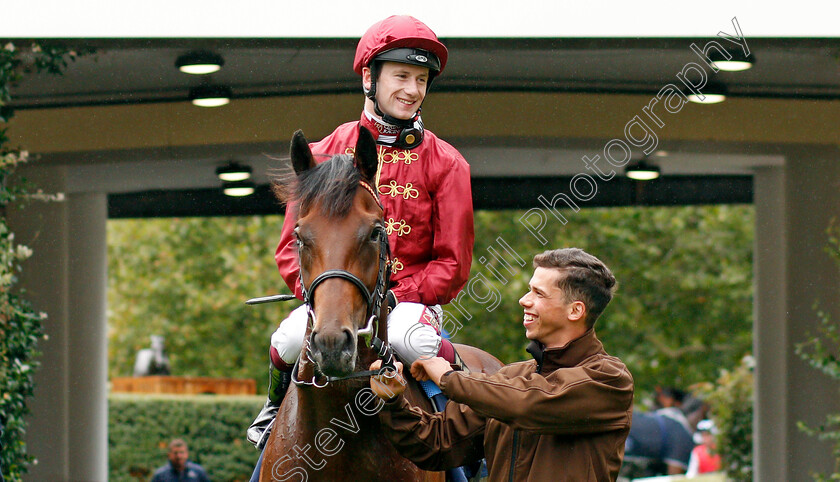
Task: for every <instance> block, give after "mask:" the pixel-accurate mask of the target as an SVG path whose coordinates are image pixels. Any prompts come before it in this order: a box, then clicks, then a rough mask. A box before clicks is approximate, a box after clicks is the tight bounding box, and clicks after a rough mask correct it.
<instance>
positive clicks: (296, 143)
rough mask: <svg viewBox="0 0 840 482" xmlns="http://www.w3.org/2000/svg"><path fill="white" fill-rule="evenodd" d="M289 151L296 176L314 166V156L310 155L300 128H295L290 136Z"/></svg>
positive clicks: (310, 152) (307, 144)
mask: <svg viewBox="0 0 840 482" xmlns="http://www.w3.org/2000/svg"><path fill="white" fill-rule="evenodd" d="M289 152H290V155H291V157H292V167H294V169H295V174H297V175H298V176H299V175H300V174H301V173H302V172H304V171H308V170H309V169H312V168H313V167H315V157H313V156H312V151H311V150H310V149H309V143H308V142H306V137H304V136H303V131H302V130H300V129H298V130H296V131H295V135H293V136H292V145H291V148H290V149H289Z"/></svg>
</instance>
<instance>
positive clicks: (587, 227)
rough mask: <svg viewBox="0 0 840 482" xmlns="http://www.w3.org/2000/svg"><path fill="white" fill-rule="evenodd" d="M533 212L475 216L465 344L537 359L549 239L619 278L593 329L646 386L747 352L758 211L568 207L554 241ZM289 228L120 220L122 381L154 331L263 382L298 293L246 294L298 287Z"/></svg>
mask: <svg viewBox="0 0 840 482" xmlns="http://www.w3.org/2000/svg"><path fill="white" fill-rule="evenodd" d="M524 214H525V212H523V211H497V212H477V213H476V245H475V249H474V261H473V267H472V274H471V281H470V283H469V284H468V286H467V289H465V290H464V294H462V295H461V297H460V298H459V299H458V301H457V302H456V303H455V304H453V305H449V306H448V307H447V308H446V313H447V322H446V323H445V326H446V327H447V328H448V330H449V331H450V332H451V333H452V335H453V340H454V341H456V342H462V343H468V344H473V345H476V346H479V347H481V348H483V349H486V350H488V351H490V352H491V353H493V354H495V355H496V356H498V357H500V358H501V359H502V360H503V361H505V362H511V361H515V360H521V359H524V358H525V357H527V354H526V353H525V351H524V347H525V344H526V342H525V338H524V329H523V328H522V324H521V323H522V308H521V307H520V306H519V304H518V303H517V300H518V299H519V297H520V296H521V295H522V294H524V293H525V290H526V289H527V284H528V280H529V278H530V276H531V274H532V272H533V268H532V267H531V260H532V259H533V256H534V255H535V254H537V253H539V252H542V251H543V250H545V249H548V248H555V247H564V246H577V247H580V248H582V249H585V250H586V251H588V252H590V253H592V254H594V255H596V256H598V257H599V258H601V259H602V260H603V261H604V262H606V263H607V265H608V266H610V267H611V268H612V269H613V271H614V273H615V275H616V278H617V279H618V281H619V290H618V292H617V295H616V297H615V299H614V300H613V302H612V303H611V304H610V306H609V307H608V308H607V310H606V312H605V313H604V314H603V315H602V317H601V319H600V320H599V321H598V325H596V329H597V331H598V335H599V337H601V338H602V339H603V340H604V343H605V345H606V347H607V350H608V351H609V352H610V353H612V354H614V355H617V356H619V357H621V358H622V359H623V360H624V361H625V362H626V363H627V365H628V366H629V367H630V370H631V372H632V373H633V375H634V377H635V379H636V384H637V393H640V394H647V393H650V392H652V390H653V388H654V387H655V386H657V385H674V386H683V387H685V386H688V385H691V384H694V383H696V382H700V381H708V380H714V379H715V378H717V374H718V370H719V369H720V368H721V367H733V366H735V365H736V364H737V363H738V360H739V359H740V358H741V357H743V356H744V355H745V354H746V353H748V352H749V350H750V346H751V338H752V335H751V333H752V332H751V327H752V318H751V316H752V257H751V256H752V240H753V210H752V208H751V207H750V206H702V207H677V208H613V209H584V210H581V211H579V212H564V214H565V216H566V219H567V223H566V224H562V223H560V222H556V223H554V224H551V223H548V224H547V225H546V226H545V227H544V229H543V230H542V234H543V235H544V236H545V237H546V239H547V240H548V242H547V244H546V245H542V244H541V243H540V242H539V241H538V240H537V238H536V237H534V236H532V235H531V234H530V233H529V232H528V230H527V229H525V228H524V226H523V224H522V223H521V222H519V219H520V218H521V217H522V216H523V215H524ZM281 224H282V218H281V217H264V218H259V217H257V218H196V219H156V220H142V221H141V220H115V221H110V222H109V225H108V230H109V253H108V254H109V295H108V296H109V298H108V299H109V306H110V310H109V311H110V313H109V324H110V328H111V331H110V348H109V351H110V356H111V358H110V360H111V361H110V374H111V376H124V375H128V374H129V373H130V372H131V366H132V363H133V360H134V354H135V353H136V351H137V350H139V349H140V348H143V347H145V346H147V345H148V344H149V335H152V334H162V335H164V336H166V343H167V351H168V353H169V355H170V359H171V362H172V366H173V374H179V375H205V376H224V377H232V376H235V377H249V378H250V377H255V378H257V380H258V381H259V384H258V385H259V386H260V387H261V388H262V387H263V385H264V384H263V381H264V379H265V374H264V372H265V367H266V363H267V356H266V355H267V350H268V340H269V336H270V333H271V332H272V331H273V329H274V328H275V327H276V325H277V324H278V323H279V321H280V320H281V319H282V318H283V317H284V315H285V314H286V313H287V312H288V311H289V310H290V309H292V308H293V307H294V306H293V305H294V302H292V304H288V305H285V306H284V305H263V306H257V307H248V306H245V305H243V304H242V301H243V300H245V299H246V298H248V297H253V296H257V295H261V294H266V293H276V292H288V289H287V288H286V287H285V284H284V283H283V280H282V278H281V277H280V275H279V273H278V272H277V269H276V267H275V265H274V261H273V259H272V254H273V252H274V248H275V246H276V242H277V240H278V239H279V234H280V227H281ZM500 238H501V239H502V240H503V242H504V245H505V246H507V249H508V250H509V251H511V252H514V253H516V255H517V256H518V257H519V258H520V259H521V262H522V263H523V264H524V265H523V266H520V263H519V262H517V261H514V260H513V259H514V257H513V256H512V255H511V254H510V253H509V252H508V251H507V250H506V249H505V248H504V247H503V245H502V243H501V242H500V241H499V239H500ZM502 259H504V260H505V261H506V262H507V263H508V264H509V265H510V267H511V271H512V272H510V271H508V268H507V267H506V266H505V265H504V264H503V263H502V262H501V261H500V260H502Z"/></svg>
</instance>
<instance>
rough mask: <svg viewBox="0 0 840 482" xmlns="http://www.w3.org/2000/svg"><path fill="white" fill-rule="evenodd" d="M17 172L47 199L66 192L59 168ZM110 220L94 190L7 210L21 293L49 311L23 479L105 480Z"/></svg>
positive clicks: (63, 174) (59, 481)
mask: <svg viewBox="0 0 840 482" xmlns="http://www.w3.org/2000/svg"><path fill="white" fill-rule="evenodd" d="M21 174H22V175H23V176H24V177H25V178H27V179H28V180H29V181H31V182H32V183H33V184H34V185H36V186H37V187H39V188H41V189H43V190H44V191H45V192H47V193H55V192H65V191H66V189H67V176H66V169H65V168H63V167H51V166H31V167H29V168H27V169H24V170H22V173H21ZM107 217H108V212H107V196H106V195H105V194H100V193H94V194H90V193H84V194H69V195H67V196H66V201H65V202H60V203H57V202H48V203H43V202H37V201H33V202H30V203H29V204H28V206H27V207H26V208H25V209H23V210H18V209H16V208H10V209H9V211H8V219H9V224H10V226H11V228H12V230H13V232H14V233H15V239H16V240H17V242H19V243H21V244H25V245H27V246H29V247H30V248H32V250H33V256H32V258H31V259H29V260H28V261H26V262H25V263H24V264H23V270H22V273H21V277H20V284H21V287H22V288H23V289H25V290H26V291H25V297H26V299H28V300H30V301H31V302H32V304H33V306H34V308H35V309H36V310H38V311H43V312H46V313H47V315H48V318H47V320H46V322H45V323H44V331H45V333H46V334H47V336H48V339H47V340H44V341H42V342H41V343H39V346H38V348H39V351H41V352H42V356H41V357H40V358H39V360H40V362H41V367H40V368H39V369H38V371H37V372H36V374H35V383H36V387H35V396H34V397H33V398H32V399H31V400H30V402H29V407H30V410H31V412H32V413H31V415H30V416H29V417H28V423H29V426H28V429H27V436H26V442H27V445H28V451H29V453H30V454H31V455H33V456H34V457H36V458H37V460H38V463H37V464H36V465H34V466H32V467H31V469H30V471H29V473H28V474H27V475H26V477H25V480H27V481H37V482H40V481H44V480H49V481H56V482H63V481H74V482H75V481H95V482H100V481H105V480H107V479H108V428H107V421H108V399H107V366H108V356H107V338H106V336H107V324H106V311H105V310H106V289H107V281H106V280H107V277H106V275H107V273H106V270H107V268H106V232H105V228H106V222H107Z"/></svg>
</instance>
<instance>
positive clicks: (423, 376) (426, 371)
mask: <svg viewBox="0 0 840 482" xmlns="http://www.w3.org/2000/svg"><path fill="white" fill-rule="evenodd" d="M450 371H452V365H450V364H449V362H448V361H446V359H445V358H441V357H438V356H436V357H432V358H422V357H421V358H418V359H417V360H415V361H414V363H412V364H411V376H413V377H414V378H415V379H417V380H419V381H424V380H431V381H432V382H434V384H435V385H437V386H440V379H441V377H443V374H444V373H446V372H450Z"/></svg>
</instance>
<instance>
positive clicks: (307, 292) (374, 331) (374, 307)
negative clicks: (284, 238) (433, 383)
mask: <svg viewBox="0 0 840 482" xmlns="http://www.w3.org/2000/svg"><path fill="white" fill-rule="evenodd" d="M359 185H360V186H361V187H362V188H364V189H365V190H366V191H367V192H369V193H370V195H371V196H373V198H374V200H376V204H377V205H378V206H379V208H380V209H382V203H381V202H380V201H379V196H378V195H377V193H376V191H375V190H374V189H373V187H371V185H370V184H369V183H367V182H366V181H363V180H360V181H359ZM377 232H378V235H379V241H378V244H379V272H378V274H377V275H376V286H375V287H374V289H373V291H372V292H371V291H370V290H369V289H368V287H367V286H366V285H365V283H364V282H363V281H362V280H361V279H360V278H359V277H358V276H356V275H354V274H353V273H351V272H349V271H346V270H343V269H329V270H326V271H324V272H323V273H321V274H319V275H318V276H316V277H315V279H313V280H312V283H311V284H310V285H309V287H307V286H306V283H305V282H304V279H303V273H302V270H301V273H300V275H299V279H300V290H301V293H302V294H303V303H304V305H305V306H306V312H307V328H308V329H307V333H311V331H312V328H313V327H314V325H315V309H314V306H315V305H314V298H313V293H314V292H315V288H317V287H318V286H319V285H320V284H321V283H323V282H324V281H326V280H328V279H333V278H338V279H343V280H345V281H348V282H350V283H351V284H352V285H354V286H355V287H356V288H358V289H359V292H360V293H361V294H362V298H363V299H364V300H365V304H366V305H367V311H366V317H367V324H366V325H365V327H364V328H362V329H360V330H358V332H357V334H358V335H359V336H361V337H362V338H363V339H364V340H365V341H366V343H367V345H368V346H369V347H370V348H371V349H372V350H373V351H374V352H376V354H377V356H378V357H379V358H380V359H381V360H382V366H383V367H390V368H393V367H394V360H395V359H394V355H393V351H392V350H391V347H390V345H388V344H387V343H385V342H383V341H382V340H381V339H380V338H379V314H380V310H381V309H382V302H383V301H384V300H385V296H386V294H387V291H388V286H389V283H390V281H391V246H390V244H389V243H388V234H387V233H386V232H385V230H384V229H380V228H377ZM302 247H303V243H302V242H301V241H300V240H298V256H300V250H301V249H302ZM308 343H309V337H307V339H306V344H307V345H308ZM303 351H305V352H306V353H307V356H308V354H309V347H308V346H304V349H303V350H302V352H303ZM309 361H311V362H313V363H314V361H313V360H312V359H311V358H309ZM299 362H300V357H298V360H297V362H295V366H294V369H293V371H292V381H293V382H294V383H296V384H298V385H312V386H315V387H317V388H322V387H325V386H327V385H328V384H329V383H330V382H334V381H338V380H346V379H349V378H360V377H369V376H371V375H378V374H380V372H379V371H376V370H367V371H362V372H354V373H351V374H350V375H347V376H344V377H326V379H327V382H326V383H325V384H323V385H319V384H317V382H316V377H315V376H313V377H312V381H311V382H307V381H304V380H299V379H298V376H297V372H298V363H299Z"/></svg>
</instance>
